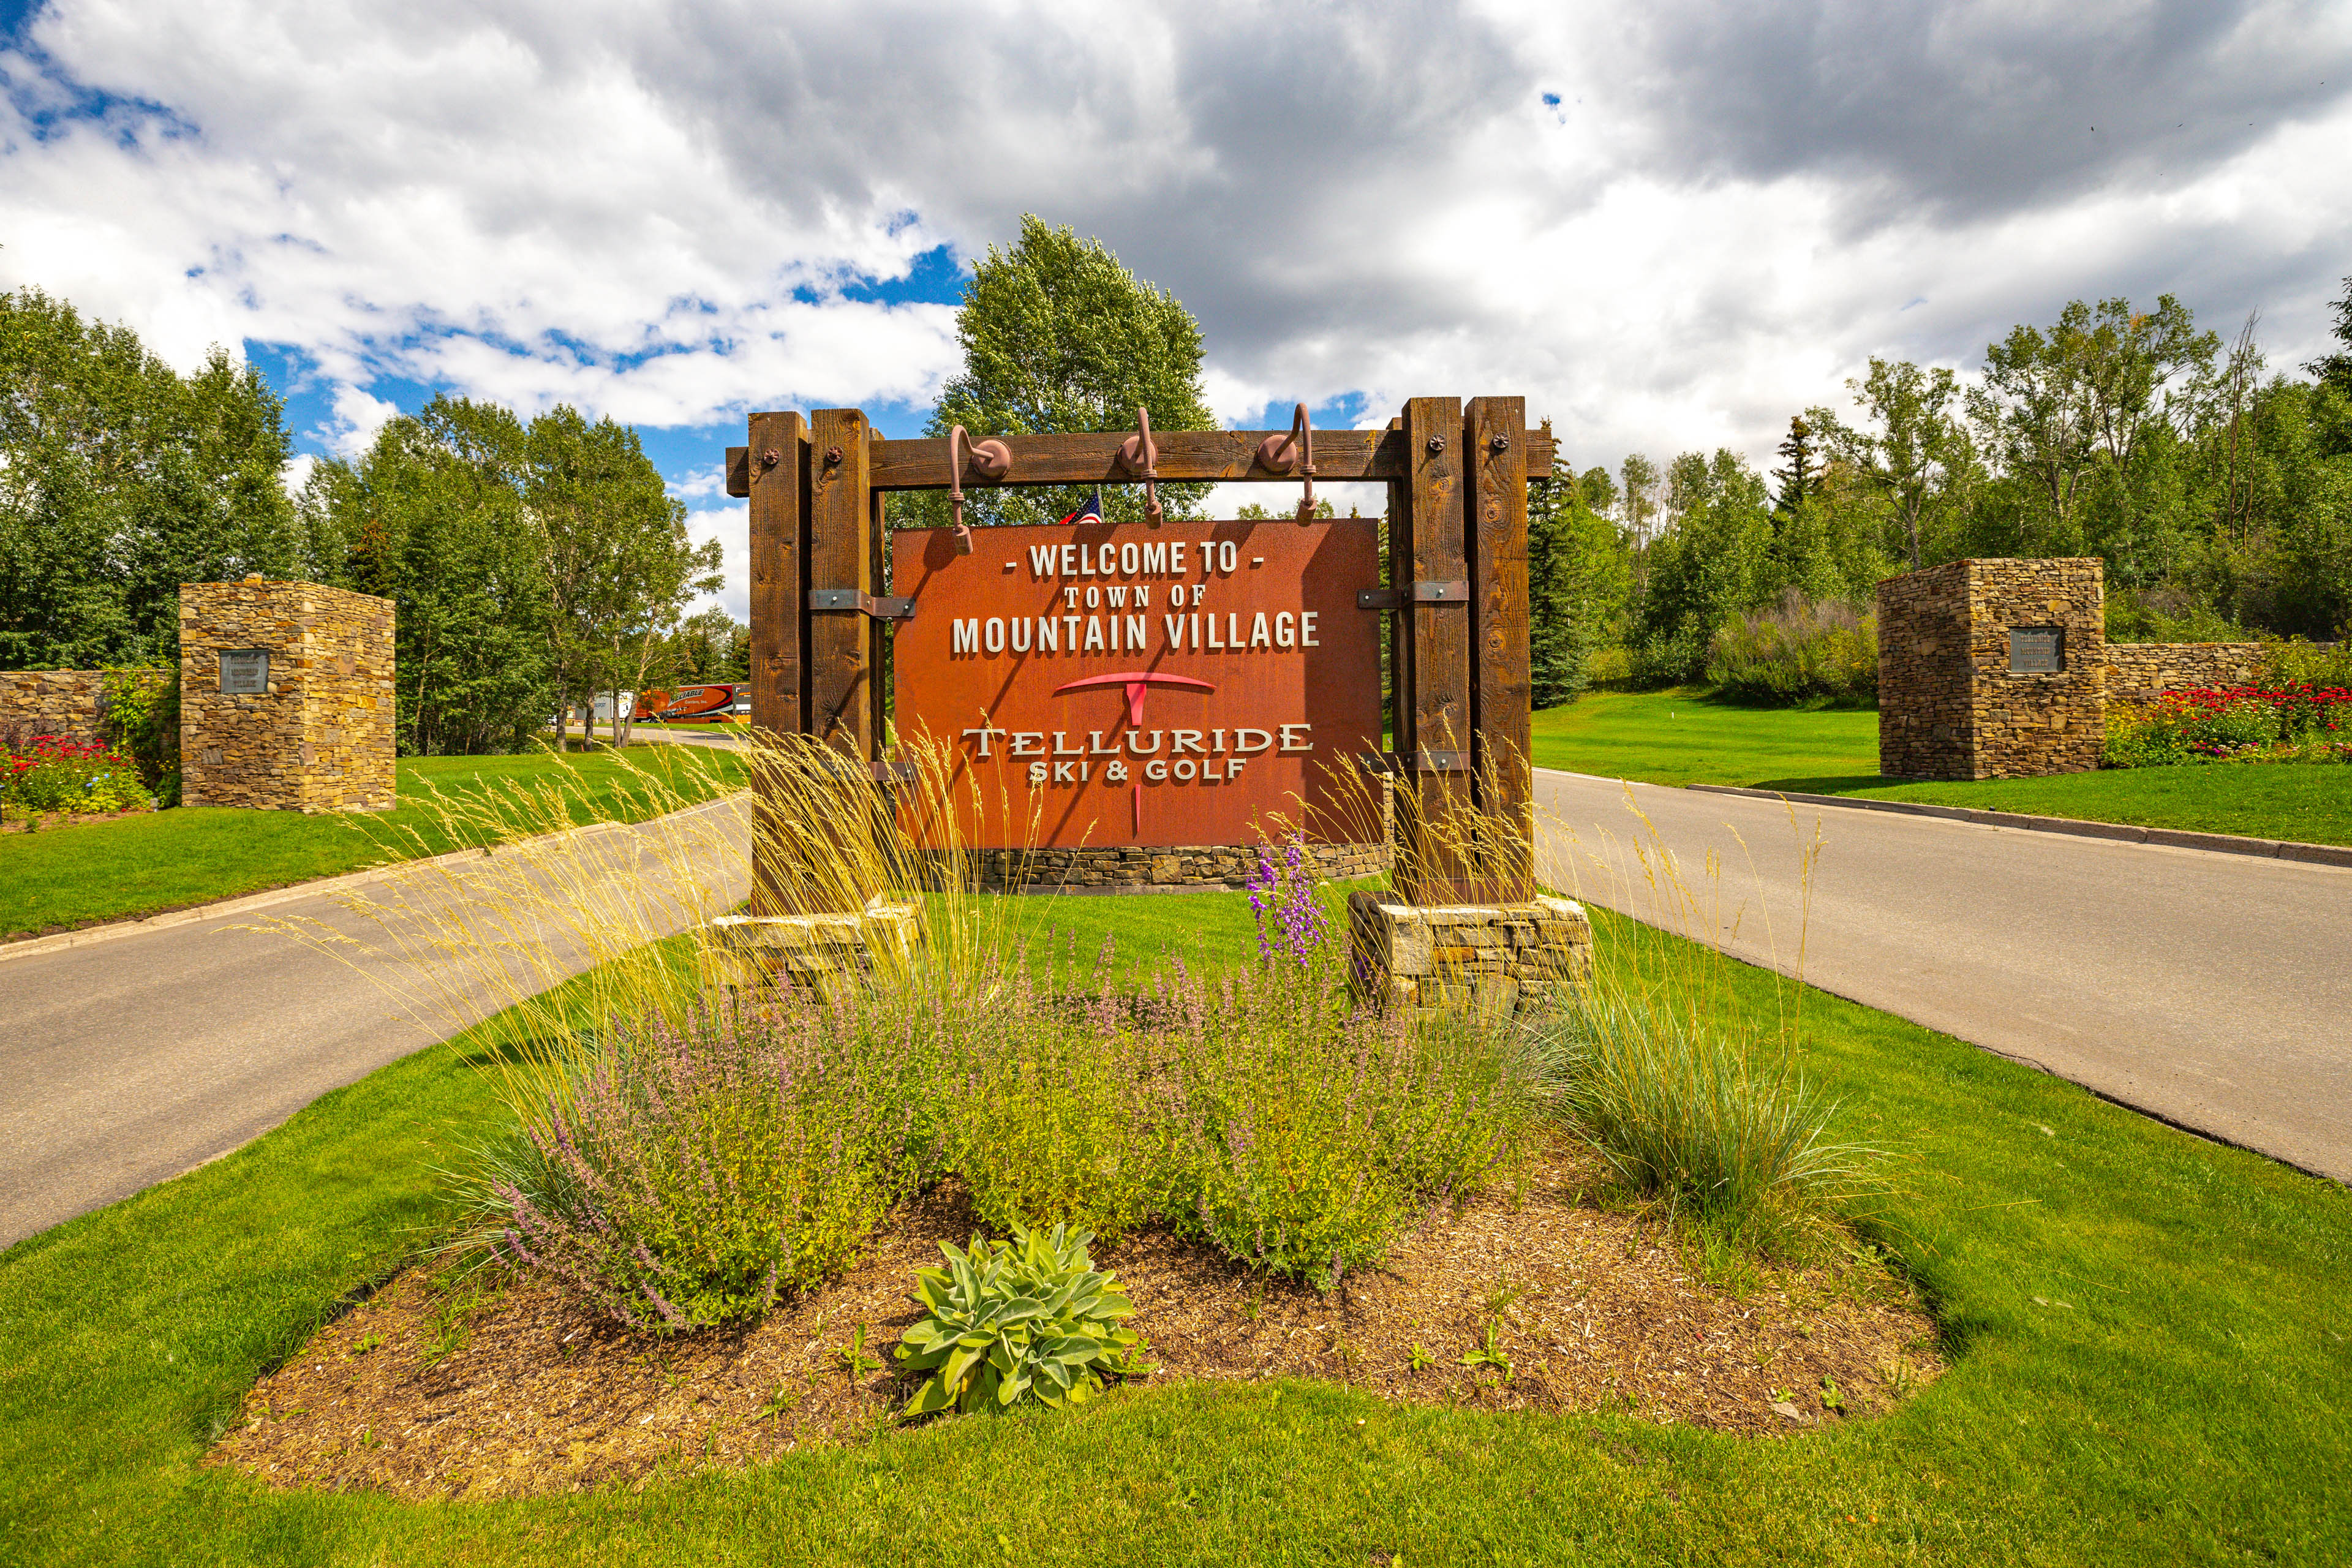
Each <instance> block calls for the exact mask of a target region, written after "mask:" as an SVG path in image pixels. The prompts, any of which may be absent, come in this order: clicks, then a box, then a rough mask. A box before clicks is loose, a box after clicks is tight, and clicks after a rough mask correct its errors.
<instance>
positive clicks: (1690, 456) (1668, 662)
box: [1630, 449, 1781, 686]
mask: <svg viewBox="0 0 2352 1568" xmlns="http://www.w3.org/2000/svg"><path fill="white" fill-rule="evenodd" d="M1667 472H1668V476H1669V482H1670V484H1671V485H1672V487H1673V491H1674V500H1675V521H1674V525H1673V526H1672V527H1671V528H1670V529H1668V530H1667V531H1666V532H1665V533H1664V534H1662V535H1661V536H1660V537H1659V538H1658V540H1657V542H1655V543H1654V544H1652V545H1651V546H1650V549H1649V552H1648V553H1649V563H1648V564H1649V572H1648V575H1647V577H1646V579H1645V581H1644V582H1643V589H1642V595H1641V602H1640V604H1639V606H1638V607H1637V610H1636V612H1635V621H1634V625H1633V631H1632V636H1631V638H1630V640H1631V642H1632V644H1633V654H1634V673H1635V675H1636V676H1637V677H1638V678H1640V679H1643V680H1645V681H1647V682H1650V683H1654V684H1656V685H1662V686H1663V685H1671V684H1673V683H1675V682H1676V681H1684V680H1696V679H1698V678H1699V677H1700V675H1701V674H1702V673H1703V672H1704V671H1705V669H1706V648H1707V643H1708V641H1709V639H1711V638H1712V637H1714V636H1715V633H1716V629H1717V627H1719V626H1722V625H1723V623H1724V622H1725V621H1726V620H1727V618H1729V617H1730V616H1732V615H1734V614H1736V613H1738V612H1739V611H1742V610H1749V609H1755V608H1757V607H1759V605H1764V604H1767V603H1769V602H1770V601H1771V600H1772V599H1773V598H1774V597H1775V596H1776V595H1778V594H1779V592H1780V586H1781V584H1780V581H1779V577H1778V574H1777V573H1776V572H1775V570H1774V566H1773V559H1772V542H1773V530H1772V514H1771V505H1770V502H1771V496H1770V492H1769V489H1767V488H1766V486H1765V483H1764V480H1763V478H1762V477H1761V476H1760V475H1759V474H1758V473H1757V472H1756V471H1755V470H1754V469H1753V468H1749V467H1748V462H1747V459H1745V458H1741V457H1740V456H1739V455H1738V453H1736V452H1732V451H1730V450H1728V449H1725V450H1719V451H1717V453H1716V454H1715V456H1714V457H1713V458H1706V457H1705V456H1703V455H1702V454H1699V453H1696V452H1685V453H1684V454H1683V455H1682V456H1681V457H1679V458H1675V461H1674V463H1673V465H1672V466H1671V467H1670V468H1668V470H1667Z"/></svg>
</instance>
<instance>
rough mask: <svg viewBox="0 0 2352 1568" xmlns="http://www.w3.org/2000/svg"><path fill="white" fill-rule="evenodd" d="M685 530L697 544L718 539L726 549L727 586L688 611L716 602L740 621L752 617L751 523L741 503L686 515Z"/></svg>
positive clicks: (689, 612) (691, 612) (721, 546)
mask: <svg viewBox="0 0 2352 1568" xmlns="http://www.w3.org/2000/svg"><path fill="white" fill-rule="evenodd" d="M686 531H687V533H688V535H689V536H690V537H692V539H693V540H694V542H695V543H697V544H703V543H707V542H709V541H711V540H713V539H715V540H717V541H719V547H720V548H721V549H722V550H724V551H725V552H727V564H726V567H725V570H726V573H727V585H726V586H725V587H724V588H721V589H720V590H719V592H718V593H717V594H714V595H710V596H709V597H708V598H704V599H698V600H697V601H696V602H695V604H694V606H693V608H692V609H690V610H688V612H687V613H688V614H689V615H692V614H694V613H696V612H697V611H700V610H706V609H709V607H710V606H711V605H718V606H719V608H721V609H723V610H725V611H726V612H727V613H728V614H729V615H730V616H734V617H735V618H736V619H737V620H739V621H748V620H750V619H751V519H750V518H749V517H748V516H747V515H745V513H744V510H743V509H742V508H741V507H740V506H734V505H729V506H725V507H718V508H711V509H709V510H698V511H689V512H688V513H687V514H686Z"/></svg>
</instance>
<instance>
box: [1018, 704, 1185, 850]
mask: <svg viewBox="0 0 2352 1568" xmlns="http://www.w3.org/2000/svg"><path fill="white" fill-rule="evenodd" d="M1098 686H1124V687H1126V688H1127V722H1128V725H1129V728H1131V729H1138V730H1139V729H1141V728H1142V727H1143V696H1144V693H1145V692H1147V691H1150V689H1152V688H1153V687H1155V686H1176V687H1190V688H1191V689H1193V690H1196V691H1214V690H1215V689H1216V688H1215V687H1213V686H1212V685H1210V684H1209V683H1208V682H1207V681H1205V680H1195V679H1192V677H1191V676H1189V675H1161V674H1160V673H1159V672H1157V671H1155V670H1149V669H1129V670H1121V671H1120V672H1118V674H1116V675H1089V676H1087V678H1086V679H1084V680H1073V681H1069V682H1067V683H1066V684H1064V685H1061V686H1056V687H1055V688H1054V695H1055V696H1056V697H1061V696H1064V695H1066V694H1067V693H1069V692H1072V691H1084V690H1087V689H1091V688H1094V687H1098ZM1133 801H1134V812H1135V834H1136V837H1142V836H1143V781H1142V780H1141V779H1138V780H1136V781H1135V794H1134V796H1133Z"/></svg>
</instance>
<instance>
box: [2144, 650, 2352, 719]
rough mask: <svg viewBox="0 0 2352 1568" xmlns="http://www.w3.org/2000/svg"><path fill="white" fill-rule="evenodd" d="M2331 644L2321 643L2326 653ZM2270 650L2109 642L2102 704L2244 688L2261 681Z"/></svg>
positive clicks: (2153, 699)
mask: <svg viewBox="0 0 2352 1568" xmlns="http://www.w3.org/2000/svg"><path fill="white" fill-rule="evenodd" d="M2335 646H2336V645H2335V644H2333V643H2321V644H2319V645H2318V647H2319V649H2320V650H2323V651H2325V650H2331V649H2333V648H2334V647H2335ZM2269 654H2270V650H2269V648H2268V647H2264V646H2263V644H2261V643H2258V642H2112V643H2109V644H2108V645H2107V700H2108V701H2110V702H2129V703H2132V704H2134V705H2135V706H2138V705H2144V704H2147V703H2149V702H2153V701H2155V700H2157V699H2158V697H2161V696H2163V695H2164V694H2165V693H2166V692H2168V691H2185V690H2187V689H2189V688H2191V687H2198V686H2245V685H2249V684H2251V683H2252V682H2254V681H2256V680H2259V679H2262V673H2263V665H2264V664H2265V663H2266V662H2268V659H2269Z"/></svg>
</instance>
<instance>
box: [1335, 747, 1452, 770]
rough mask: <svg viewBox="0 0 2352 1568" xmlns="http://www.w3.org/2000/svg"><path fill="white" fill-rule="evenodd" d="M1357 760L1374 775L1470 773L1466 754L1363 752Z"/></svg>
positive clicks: (1425, 750) (1423, 751)
mask: <svg viewBox="0 0 2352 1568" xmlns="http://www.w3.org/2000/svg"><path fill="white" fill-rule="evenodd" d="M1358 760H1359V761H1360V762H1361V763H1363V764H1364V768H1365V770H1366V771H1367V772H1369V773H1391V774H1393V773H1468V772H1469V771H1470V753H1469V752H1446V751H1432V750H1428V749H1423V750H1422V751H1418V752H1412V753H1410V754H1407V753H1405V752H1360V753H1359V755H1358Z"/></svg>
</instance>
